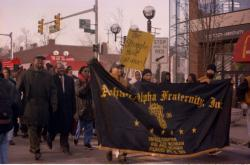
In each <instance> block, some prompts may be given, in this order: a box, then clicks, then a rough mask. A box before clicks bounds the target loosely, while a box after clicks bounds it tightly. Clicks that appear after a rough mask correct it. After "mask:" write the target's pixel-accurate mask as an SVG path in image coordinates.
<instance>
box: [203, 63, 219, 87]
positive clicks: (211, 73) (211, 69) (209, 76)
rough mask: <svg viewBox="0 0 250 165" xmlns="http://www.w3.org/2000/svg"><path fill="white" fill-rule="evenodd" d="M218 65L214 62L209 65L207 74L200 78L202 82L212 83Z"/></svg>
mask: <svg viewBox="0 0 250 165" xmlns="http://www.w3.org/2000/svg"><path fill="white" fill-rule="evenodd" d="M215 74H216V66H215V65H214V64H209V65H208V66H207V71H206V75H205V76H202V77H201V78H199V82H200V83H207V84H210V83H211V81H212V80H214V79H215Z"/></svg>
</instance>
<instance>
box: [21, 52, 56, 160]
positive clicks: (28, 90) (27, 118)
mask: <svg viewBox="0 0 250 165" xmlns="http://www.w3.org/2000/svg"><path fill="white" fill-rule="evenodd" d="M17 87H18V89H19V90H20V91H21V92H23V93H24V97H25V100H26V104H25V111H24V116H23V119H24V122H25V123H26V124H27V127H28V134H29V141H30V152H32V153H34V154H35V159H36V160H38V159H40V157H41V153H40V138H41V131H42V128H44V127H46V126H47V125H48V120H49V108H50V107H52V110H53V111H56V109H57V97H56V87H55V84H54V81H53V77H52V76H51V75H50V74H49V73H48V72H47V71H46V70H44V57H42V56H38V57H36V58H35V59H34V63H33V68H32V69H29V70H28V71H27V72H25V74H24V75H23V77H22V78H21V80H20V82H18V84H17Z"/></svg>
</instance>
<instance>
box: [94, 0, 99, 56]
mask: <svg viewBox="0 0 250 165" xmlns="http://www.w3.org/2000/svg"><path fill="white" fill-rule="evenodd" d="M94 11H95V44H96V45H98V0H95V7H94ZM95 56H96V57H97V60H98V61H100V57H99V51H97V52H96V53H95Z"/></svg>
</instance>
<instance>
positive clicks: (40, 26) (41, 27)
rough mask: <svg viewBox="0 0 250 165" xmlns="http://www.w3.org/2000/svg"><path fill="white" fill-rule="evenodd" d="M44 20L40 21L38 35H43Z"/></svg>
mask: <svg viewBox="0 0 250 165" xmlns="http://www.w3.org/2000/svg"><path fill="white" fill-rule="evenodd" d="M43 26H44V19H41V20H40V21H38V33H40V34H43Z"/></svg>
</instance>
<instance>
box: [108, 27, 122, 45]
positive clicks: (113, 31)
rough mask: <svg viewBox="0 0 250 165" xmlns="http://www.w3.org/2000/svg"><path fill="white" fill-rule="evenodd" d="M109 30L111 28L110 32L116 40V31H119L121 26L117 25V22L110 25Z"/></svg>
mask: <svg viewBox="0 0 250 165" xmlns="http://www.w3.org/2000/svg"><path fill="white" fill-rule="evenodd" d="M110 30H111V32H112V33H114V34H115V41H116V35H117V34H118V33H120V31H121V27H120V26H119V24H113V25H112V26H111V27H110Z"/></svg>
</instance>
